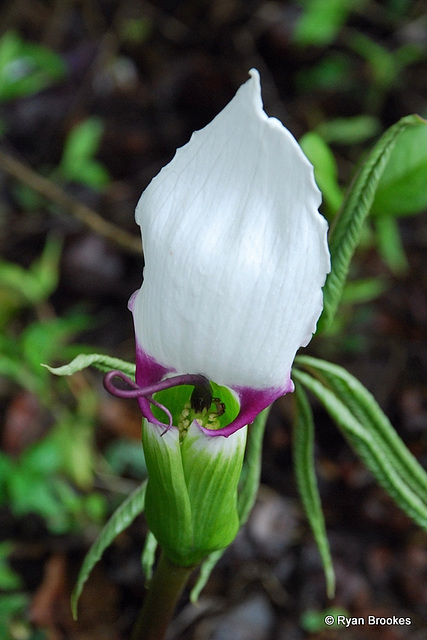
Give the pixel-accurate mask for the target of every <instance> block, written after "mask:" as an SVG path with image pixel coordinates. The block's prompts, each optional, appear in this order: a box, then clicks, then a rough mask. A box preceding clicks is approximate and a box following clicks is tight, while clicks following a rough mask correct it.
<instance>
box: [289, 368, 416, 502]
mask: <svg viewBox="0 0 427 640" xmlns="http://www.w3.org/2000/svg"><path fill="white" fill-rule="evenodd" d="M297 362H298V363H299V364H302V365H303V366H305V367H306V368H308V369H309V370H310V372H311V373H312V374H314V375H316V376H317V377H320V379H321V381H322V382H323V384H326V385H327V386H328V387H330V388H331V390H332V391H333V392H334V393H335V394H336V396H337V397H338V398H339V400H340V401H341V402H343V403H344V404H345V405H346V406H347V407H348V408H349V410H350V411H351V412H352V413H353V414H354V415H355V417H356V418H357V420H358V421H359V422H360V423H361V424H363V425H364V426H365V428H366V429H367V430H368V431H369V432H370V433H372V434H375V437H376V438H377V439H378V441H379V443H380V446H381V450H382V451H383V452H384V454H385V455H386V456H387V458H388V459H389V460H391V461H392V463H393V466H394V467H395V468H396V469H397V470H398V473H399V474H400V475H401V476H402V477H403V478H404V480H405V482H406V483H407V484H408V485H409V486H410V487H411V488H412V489H413V491H414V492H415V493H418V494H419V496H420V497H421V498H422V499H423V500H426V499H427V473H426V472H425V471H424V469H423V468H422V466H421V465H420V464H419V463H418V461H417V460H416V459H415V458H414V456H413V455H412V453H411V452H410V451H409V449H408V448H407V447H406V445H405V443H404V442H403V440H402V439H401V438H400V437H399V435H398V434H397V432H396V430H395V429H394V428H393V426H392V424H391V422H390V420H389V419H388V418H387V416H386V415H385V413H384V412H383V411H382V409H381V407H380V406H379V404H378V403H377V401H376V400H375V398H374V396H373V395H372V394H371V393H370V392H369V391H368V390H367V389H366V387H364V386H363V384H362V383H361V382H360V381H359V380H358V379H357V378H355V377H354V376H352V375H351V374H350V373H349V372H348V371H346V369H344V368H343V367H340V366H339V365H336V364H332V363H331V362H326V361H325V360H319V359H317V358H312V357H310V356H298V359H297Z"/></svg>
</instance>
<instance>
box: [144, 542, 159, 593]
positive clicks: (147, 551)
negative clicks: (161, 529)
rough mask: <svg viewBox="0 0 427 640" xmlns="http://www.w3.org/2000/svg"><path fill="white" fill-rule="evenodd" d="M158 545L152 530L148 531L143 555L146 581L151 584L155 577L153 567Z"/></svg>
mask: <svg viewBox="0 0 427 640" xmlns="http://www.w3.org/2000/svg"><path fill="white" fill-rule="evenodd" d="M157 547H158V544H157V540H156V537H155V536H154V534H153V533H151V531H149V532H148V533H147V536H146V538H145V544H144V549H143V551H142V555H141V565H142V570H143V572H144V574H145V582H146V584H147V585H149V583H150V580H151V578H152V577H153V567H154V562H155V560H156V549H157Z"/></svg>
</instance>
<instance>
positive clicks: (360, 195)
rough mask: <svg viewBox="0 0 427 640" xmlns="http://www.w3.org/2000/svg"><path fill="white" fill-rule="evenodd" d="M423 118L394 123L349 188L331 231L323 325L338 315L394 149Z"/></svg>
mask: <svg viewBox="0 0 427 640" xmlns="http://www.w3.org/2000/svg"><path fill="white" fill-rule="evenodd" d="M421 122H422V119H421V118H420V117H419V116H416V115H411V116H406V117H405V118H402V119H401V120H399V122H397V123H396V124H394V125H393V126H392V127H390V129H388V130H387V131H386V132H385V133H384V134H383V135H382V137H381V138H380V140H379V141H378V142H377V144H376V145H375V147H374V148H373V150H372V151H371V153H370V155H369V156H368V158H367V160H366V161H365V162H364V163H363V165H362V166H361V168H360V170H359V172H358V174H357V175H356V177H355V179H354V181H353V183H352V185H351V186H350V188H349V190H348V191H347V193H346V196H345V199H344V203H343V206H342V208H341V211H340V213H339V214H338V216H337V217H336V218H335V221H334V225H333V227H332V229H331V232H330V237H329V249H330V252H331V263H332V270H331V273H330V274H329V276H328V279H327V280H326V284H325V286H324V289H323V296H324V309H323V314H322V316H321V320H320V323H319V326H324V325H325V324H326V325H328V324H330V323H331V322H332V320H333V318H334V316H335V313H336V310H337V307H338V304H339V301H340V299H341V296H342V291H343V288H344V284H345V281H346V279H347V275H348V270H349V266H350V261H351V258H352V257H353V254H354V251H355V249H356V247H357V245H358V243H359V240H360V237H361V232H362V227H363V223H364V221H365V219H366V217H367V215H368V214H369V211H370V209H371V206H372V203H373V201H374V197H375V192H376V189H377V187H378V183H379V181H380V179H381V176H382V175H383V172H384V169H385V167H386V165H387V162H388V161H389V158H390V156H391V153H392V150H393V148H394V146H395V144H396V142H397V141H398V140H399V137H400V135H401V134H402V132H403V131H405V129H407V128H408V127H413V126H416V125H419V124H420V123H421Z"/></svg>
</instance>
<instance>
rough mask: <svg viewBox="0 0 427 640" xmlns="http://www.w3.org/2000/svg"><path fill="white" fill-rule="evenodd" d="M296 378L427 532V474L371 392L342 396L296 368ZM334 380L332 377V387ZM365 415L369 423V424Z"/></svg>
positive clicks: (401, 505)
mask: <svg viewBox="0 0 427 640" xmlns="http://www.w3.org/2000/svg"><path fill="white" fill-rule="evenodd" d="M304 359H305V358H304ZM312 360H315V359H312ZM299 363H300V364H301V360H299ZM326 364H330V363H326ZM293 376H294V378H295V379H296V380H297V381H299V382H300V383H301V384H303V385H304V386H305V387H306V388H307V389H309V390H310V391H311V392H312V393H313V394H314V395H315V396H316V397H317V398H318V399H319V400H320V402H321V403H322V404H323V405H324V407H325V408H326V410H327V411H328V412H329V414H330V415H331V417H332V418H333V420H334V421H335V422H336V423H337V425H338V426H339V427H340V428H341V430H342V432H343V434H344V436H345V437H346V438H347V440H348V441H349V443H350V445H351V446H352V448H353V449H354V450H355V452H356V453H357V454H358V455H359V457H360V458H361V459H362V461H363V462H364V463H365V465H366V466H367V467H368V469H369V470H370V471H371V472H372V474H373V475H374V476H375V478H376V479H377V481H378V482H379V484H380V485H381V486H382V487H383V488H384V489H385V490H386V491H387V493H388V494H389V495H390V496H391V497H392V498H393V500H394V501H395V502H396V504H397V505H398V506H400V508H401V509H402V510H403V511H405V512H406V513H407V514H408V515H409V516H410V517H411V518H412V519H413V520H414V521H415V522H416V523H417V524H418V525H419V526H421V527H422V528H423V529H427V504H426V495H427V493H426V489H425V487H426V486H427V479H426V478H427V474H425V472H424V470H423V469H422V468H421V467H420V465H419V464H418V463H417V461H416V460H415V458H413V456H412V455H411V453H410V452H409V451H408V449H407V448H406V447H405V445H404V444H403V442H402V441H401V440H400V438H399V436H398V435H397V433H396V432H395V431H394V430H393V428H392V427H391V425H388V424H387V422H386V420H387V419H385V420H384V418H385V416H384V414H382V412H381V409H380V408H379V407H378V405H377V404H376V403H375V401H374V400H373V398H372V396H370V394H369V392H368V391H367V390H365V393H364V394H359V393H358V391H359V389H358V387H357V386H356V387H355V388H356V391H355V390H354V388H353V386H352V387H351V392H350V393H349V391H348V390H347V391H344V392H343V391H342V388H341V392H340V395H341V397H339V396H338V395H337V394H336V393H335V389H333V390H332V389H331V388H329V386H326V385H325V383H324V382H323V381H320V380H317V379H314V378H313V377H312V376H311V375H309V374H308V373H304V372H302V371H300V370H298V369H296V368H294V370H293ZM332 377H333V376H332ZM330 380H331V377H330V376H329V377H328V384H329V383H330ZM338 380H339V378H338ZM353 380H355V379H353ZM353 380H352V385H353V384H354V383H353ZM356 382H357V381H356ZM359 384H360V383H359ZM337 386H338V385H337ZM361 386H362V385H361ZM367 400H368V402H367ZM372 401H373V402H372ZM362 416H365V417H368V418H369V420H368V421H366V422H365V420H364V419H362ZM390 427H391V429H390Z"/></svg>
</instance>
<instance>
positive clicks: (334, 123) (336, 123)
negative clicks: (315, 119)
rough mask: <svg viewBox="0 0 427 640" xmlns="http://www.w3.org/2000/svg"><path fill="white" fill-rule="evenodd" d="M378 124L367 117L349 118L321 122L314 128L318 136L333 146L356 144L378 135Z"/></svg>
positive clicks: (373, 119)
mask: <svg viewBox="0 0 427 640" xmlns="http://www.w3.org/2000/svg"><path fill="white" fill-rule="evenodd" d="M379 129H380V123H379V121H378V119H377V118H374V117H373V116H368V115H360V116H353V117H351V118H334V119H333V120H327V121H326V122H322V123H321V124H319V125H318V127H317V128H316V130H317V132H318V133H319V135H321V136H322V138H323V139H324V140H326V141H327V142H329V143H330V144H331V143H335V144H349V145H351V144H358V143H360V142H365V140H367V139H368V138H372V137H373V136H375V135H377V134H378V133H379Z"/></svg>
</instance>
